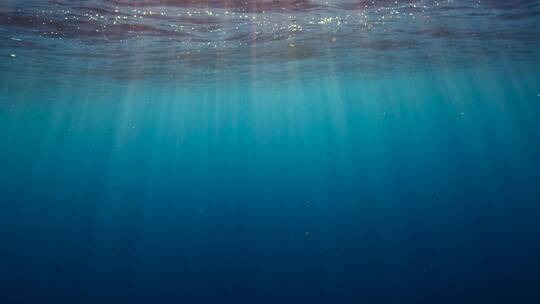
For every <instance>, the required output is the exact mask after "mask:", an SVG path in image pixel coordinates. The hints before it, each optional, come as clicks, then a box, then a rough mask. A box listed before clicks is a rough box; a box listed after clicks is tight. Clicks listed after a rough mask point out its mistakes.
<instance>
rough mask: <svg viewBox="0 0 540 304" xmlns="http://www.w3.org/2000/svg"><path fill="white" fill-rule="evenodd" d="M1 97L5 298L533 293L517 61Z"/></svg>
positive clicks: (536, 148)
mask: <svg viewBox="0 0 540 304" xmlns="http://www.w3.org/2000/svg"><path fill="white" fill-rule="evenodd" d="M27 86H28V87H26V88H25V87H24V85H22V84H21V88H13V87H10V88H6V87H4V88H2V92H3V93H2V98H1V100H0V168H1V174H0V244H1V245H0V289H1V295H0V296H1V298H2V300H1V301H0V302H2V303H98V302H112V303H536V302H537V301H538V300H539V299H540V288H538V287H539V282H540V260H539V257H540V242H538V240H539V237H540V226H539V225H538V219H539V216H540V207H539V203H540V188H539V187H538V181H539V177H540V120H539V119H538V118H539V117H540V97H538V93H540V91H538V90H540V81H539V79H538V76H537V74H535V69H533V68H532V67H530V68H526V69H518V68H517V67H515V68H514V67H510V68H507V69H487V68H486V69H474V70H462V71H455V70H454V71H452V70H447V71H433V72H430V73H427V72H426V73H424V74H407V73H402V74H397V75H395V76H394V77H392V78H389V77H386V78H385V77H382V78H380V79H378V78H355V77H354V76H353V75H347V76H343V77H340V78H320V79H318V80H315V81H311V82H306V83H303V84H298V85H293V84H289V85H287V84H279V85H278V84H276V85H272V84H266V85H261V84H259V85H258V86H249V85H247V84H246V85H238V86H229V87H226V88H224V87H222V86H220V85H219V84H218V83H216V84H215V87H212V86H210V87H206V88H205V89H197V88H191V89H179V88H174V86H172V85H171V86H167V85H166V84H164V85H153V86H150V85H145V84H144V83H143V84H141V85H138V86H134V85H132V86H128V85H125V84H105V83H99V82H95V83H92V82H90V81H89V82H88V83H86V84H85V85H84V86H73V87H65V86H57V87H46V86H45V87H41V88H40V86H37V85H35V84H34V86H32V84H27Z"/></svg>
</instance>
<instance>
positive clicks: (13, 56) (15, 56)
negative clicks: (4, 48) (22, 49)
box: [9, 54, 17, 58]
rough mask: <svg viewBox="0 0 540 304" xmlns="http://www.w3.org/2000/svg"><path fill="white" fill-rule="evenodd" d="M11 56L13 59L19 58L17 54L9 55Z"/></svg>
mask: <svg viewBox="0 0 540 304" xmlns="http://www.w3.org/2000/svg"><path fill="white" fill-rule="evenodd" d="M9 56H10V57H11V58H17V55H15V54H11V55H9Z"/></svg>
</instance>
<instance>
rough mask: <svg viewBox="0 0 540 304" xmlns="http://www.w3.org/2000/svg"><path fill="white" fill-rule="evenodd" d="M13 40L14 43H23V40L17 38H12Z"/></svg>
mask: <svg viewBox="0 0 540 304" xmlns="http://www.w3.org/2000/svg"><path fill="white" fill-rule="evenodd" d="M11 40H13V41H18V42H21V41H22V39H19V38H15V37H11Z"/></svg>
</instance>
